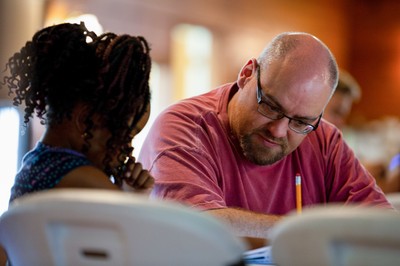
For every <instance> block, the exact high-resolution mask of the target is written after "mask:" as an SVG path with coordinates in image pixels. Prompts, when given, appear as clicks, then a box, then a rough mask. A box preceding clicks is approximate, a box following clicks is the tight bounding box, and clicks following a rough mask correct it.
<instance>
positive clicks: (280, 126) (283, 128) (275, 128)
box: [266, 117, 290, 138]
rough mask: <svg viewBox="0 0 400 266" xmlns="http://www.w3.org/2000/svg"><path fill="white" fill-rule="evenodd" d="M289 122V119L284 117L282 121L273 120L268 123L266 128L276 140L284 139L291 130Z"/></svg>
mask: <svg viewBox="0 0 400 266" xmlns="http://www.w3.org/2000/svg"><path fill="white" fill-rule="evenodd" d="M289 122H290V120H289V118H287V117H282V118H281V119H278V120H271V121H270V122H268V123H267V125H266V126H267V128H268V130H269V132H270V133H271V134H272V135H273V136H274V137H275V138H282V137H286V135H287V131H288V130H290V128H289Z"/></svg>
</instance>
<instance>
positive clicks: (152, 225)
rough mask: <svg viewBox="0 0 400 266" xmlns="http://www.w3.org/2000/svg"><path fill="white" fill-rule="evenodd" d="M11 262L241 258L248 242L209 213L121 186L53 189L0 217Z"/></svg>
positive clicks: (97, 265) (75, 264) (230, 261)
mask: <svg viewBox="0 0 400 266" xmlns="http://www.w3.org/2000/svg"><path fill="white" fill-rule="evenodd" d="M0 243H1V244H2V245H3V246H4V247H5V249H6V252H7V254H8V257H9V260H10V262H11V263H12V266H21V265H24V266H26V265H29V266H39V265H40V266H44V265H45V266H50V265H57V266H58V265H60V266H61V265H62V266H81V265H87V266H91V265H93V266H103V265H107V266H119V265H126V266H128V265H129V266H132V265H134V266H135V265H138V266H142V265H151V266H157V265H171V266H172V265H173V266H179V265H191V266H193V265H199V266H200V265H201V266H204V265H207V266H211V265H220V266H222V265H224V266H228V265H231V266H233V265H244V263H243V260H242V253H243V252H244V250H245V248H246V246H245V244H244V243H243V242H242V240H240V239H239V238H237V237H236V236H234V235H233V234H232V233H231V232H230V231H228V229H227V228H226V227H225V226H223V225H222V224H220V223H219V222H217V221H216V220H214V218H212V217H210V216H207V215H206V214H203V213H200V212H196V211H194V210H192V209H189V208H187V207H184V206H183V205H178V204H177V203H176V204H175V203H172V202H167V201H157V200H150V199H148V198H144V197H142V196H137V195H132V194H129V193H124V192H115V191H106V190H92V189H91V190H84V189H53V190H49V191H47V192H39V193H35V194H31V195H28V196H25V197H22V198H20V199H18V200H16V201H15V203H13V204H12V205H11V206H10V208H9V210H8V211H6V212H5V213H4V214H3V215H2V216H1V220H0Z"/></svg>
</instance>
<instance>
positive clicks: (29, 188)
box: [10, 142, 92, 202]
mask: <svg viewBox="0 0 400 266" xmlns="http://www.w3.org/2000/svg"><path fill="white" fill-rule="evenodd" d="M91 164H92V163H91V162H90V161H89V160H88V159H87V158H86V156H84V155H83V154H81V153H79V152H77V151H74V150H70V149H66V148H60V147H51V146H47V145H45V144H43V143H41V142H38V143H37V144H36V147H35V148H34V149H33V150H31V151H29V152H28V153H27V154H26V155H25V156H24V158H23V159H22V166H21V169H20V170H19V172H18V173H17V175H16V177H15V181H14V186H13V187H12V188H11V197H10V202H11V201H13V200H14V199H16V198H18V197H20V196H22V195H24V194H26V193H31V192H35V191H40V190H45V189H50V188H53V187H55V186H56V185H57V184H58V183H59V182H60V181H61V179H62V178H63V177H64V176H65V175H66V174H67V173H68V172H70V171H71V170H73V169H75V168H77V167H80V166H84V165H91Z"/></svg>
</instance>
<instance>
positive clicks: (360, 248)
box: [271, 206, 400, 266]
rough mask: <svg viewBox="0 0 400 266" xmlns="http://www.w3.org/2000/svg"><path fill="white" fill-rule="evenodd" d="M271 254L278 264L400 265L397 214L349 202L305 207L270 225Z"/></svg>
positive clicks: (309, 265)
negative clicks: (344, 204)
mask: <svg viewBox="0 0 400 266" xmlns="http://www.w3.org/2000/svg"><path fill="white" fill-rule="evenodd" d="M271 254H272V259H273V260H274V261H275V262H276V264H277V265H279V266H293V265H296V266H302V265H306V266H313V265H316V266H357V265H358V266H376V265H385V266H392V265H393V266H394V265H396V266H398V265H400V214H399V213H398V212H396V211H392V210H383V209H372V208H361V207H349V206H347V207H346V206H342V207H339V206H329V207H316V208H313V209H306V210H304V211H303V214H301V215H293V216H290V217H288V218H287V219H285V220H282V222H280V223H278V224H277V225H276V226H274V228H273V230H272V234H271Z"/></svg>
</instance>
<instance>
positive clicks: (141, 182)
mask: <svg viewBox="0 0 400 266" xmlns="http://www.w3.org/2000/svg"><path fill="white" fill-rule="evenodd" d="M123 181H124V185H123V188H124V189H125V188H127V186H126V185H128V186H129V187H130V188H134V189H135V190H145V191H150V190H151V189H152V188H153V185H154V178H153V176H152V175H151V174H150V173H149V171H147V170H146V169H143V167H142V164H141V163H139V162H135V158H134V157H131V158H129V159H128V161H127V162H126V164H125V170H124V172H123Z"/></svg>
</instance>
